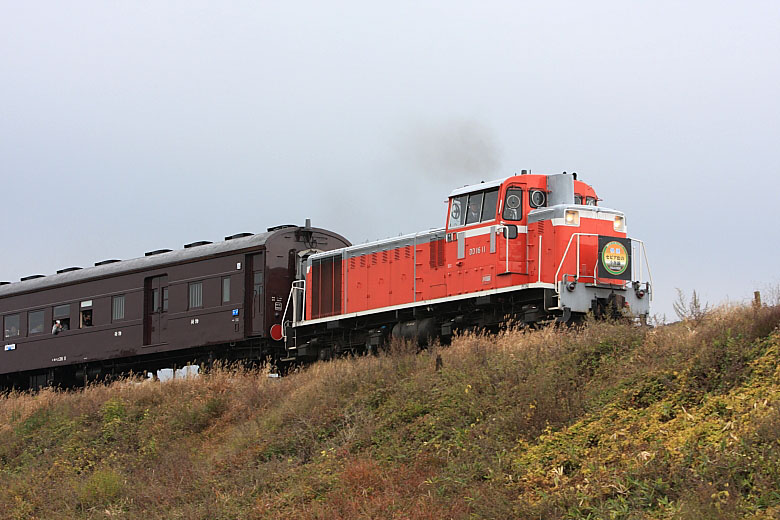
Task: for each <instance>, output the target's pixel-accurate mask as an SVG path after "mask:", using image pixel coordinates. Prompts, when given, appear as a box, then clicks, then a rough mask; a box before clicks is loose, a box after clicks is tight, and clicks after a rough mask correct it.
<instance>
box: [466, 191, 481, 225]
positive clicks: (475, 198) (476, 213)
mask: <svg viewBox="0 0 780 520" xmlns="http://www.w3.org/2000/svg"><path fill="white" fill-rule="evenodd" d="M484 195H485V194H484V193H483V192H479V193H472V194H471V195H469V205H468V211H467V212H466V225H467V226H468V225H469V224H475V223H477V222H479V219H480V218H481V217H482V199H483V198H484Z"/></svg>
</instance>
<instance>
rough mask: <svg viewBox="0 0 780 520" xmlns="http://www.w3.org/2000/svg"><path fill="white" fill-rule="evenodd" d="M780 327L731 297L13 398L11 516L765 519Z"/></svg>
mask: <svg viewBox="0 0 780 520" xmlns="http://www.w3.org/2000/svg"><path fill="white" fill-rule="evenodd" d="M778 323H780V308H778V307H776V306H773V307H767V306H760V305H755V306H745V307H739V308H730V309H726V308H722V309H717V310H714V311H709V312H707V313H704V314H699V315H697V316H696V317H695V319H690V320H686V321H683V322H681V323H677V324H673V325H668V326H662V327H657V328H655V329H643V328H637V327H633V326H629V325H625V324H616V323H589V324H587V325H586V326H585V327H583V328H581V329H576V330H575V329H572V330H558V329H554V328H545V329H542V330H536V331H516V330H513V331H509V332H506V333H503V334H500V335H498V336H489V337H486V336H479V335H476V336H465V337H461V338H457V339H456V340H455V341H454V342H453V345H452V346H451V347H449V348H446V349H434V350H432V351H429V352H425V353H422V354H416V353H415V352H410V351H409V350H408V349H406V348H405V347H404V345H400V344H399V345H395V346H394V347H393V348H392V349H391V351H390V352H388V353H386V354H383V355H380V356H377V357H362V358H357V359H337V360H334V361H330V362H325V363H317V364H314V365H312V366H310V367H307V368H306V369H304V370H301V371H300V372H298V373H294V374H291V375H290V376H288V377H285V378H281V379H270V378H268V377H266V374H263V373H257V372H250V373H247V372H235V371H229V370H221V371H220V370H218V371H215V372H213V373H210V374H207V375H205V376H203V377H201V378H199V379H190V380H176V381H174V382H169V383H165V384H159V383H151V382H149V383H143V384H131V382H118V383H114V384H112V385H110V386H94V387H89V388H87V389H85V390H84V391H78V392H70V393H61V392H56V391H53V390H43V391H41V392H39V393H37V394H11V395H9V396H6V397H3V398H2V399H0V481H1V482H2V483H3V485H2V486H0V518H47V519H56V518H108V517H111V518H139V519H140V518H280V517H287V518H413V519H418V518H419V519H422V518H470V517H476V518H540V517H541V518H561V517H571V518H585V517H588V516H590V517H591V518H609V517H614V518H628V517H630V516H631V515H633V517H640V516H641V517H648V518H672V517H683V518H733V517H737V516H747V515H753V516H752V517H753V518H774V517H776V515H778V513H780V494H779V492H778V490H780V474H779V473H778V469H777V468H778V467H780V443H778V442H777V441H778V431H780V411H779V407H780V400H779V399H778V395H780V369H779V368H778V367H779V366H780V332H778V330H777V326H778ZM437 356H441V366H440V369H439V370H437V369H436V368H437V363H436V359H437Z"/></svg>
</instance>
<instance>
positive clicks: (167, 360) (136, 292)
mask: <svg viewBox="0 0 780 520" xmlns="http://www.w3.org/2000/svg"><path fill="white" fill-rule="evenodd" d="M348 245H350V243H349V242H348V241H347V240H346V239H345V238H343V237H342V236H340V235H338V234H336V233H333V232H331V231H327V230H324V229H318V228H312V227H310V225H308V221H307V225H306V226H303V227H300V226H292V225H290V226H278V227H275V228H269V229H268V231H267V232H266V233H260V234H251V233H241V234H238V235H233V236H230V237H225V240H224V241H222V242H216V243H211V242H194V243H192V244H187V245H185V246H184V248H183V249H181V250H177V251H171V250H167V249H166V250H157V251H150V252H148V253H146V255H145V256H143V257H141V258H134V259H131V260H123V261H119V260H106V261H103V262H98V263H96V264H95V266H94V267H89V268H85V269H80V268H68V269H62V270H60V271H58V272H57V274H54V275H51V276H31V277H25V278H23V279H22V281H20V282H16V283H4V284H2V285H0V319H2V325H3V349H2V350H1V351H0V384H2V386H3V387H5V388H9V387H12V386H13V387H17V388H37V387H40V386H43V385H47V384H62V385H66V386H72V385H74V384H80V383H83V382H84V381H87V380H93V379H97V378H101V377H105V376H107V375H111V374H117V373H124V372H127V371H129V370H136V371H141V370H154V369H157V368H162V367H171V366H173V365H176V364H177V363H185V362H189V361H196V362H197V361H207V360H210V359H250V360H251V359H263V358H264V357H266V356H269V355H274V354H278V351H283V350H284V344H283V342H282V341H280V340H281V321H282V315H283V312H284V308H285V305H286V301H287V297H288V294H289V292H290V285H291V283H292V281H293V280H295V279H296V275H297V274H300V273H296V269H300V267H299V266H300V265H301V260H302V259H303V258H305V257H307V256H308V255H310V254H313V253H315V252H318V251H328V250H331V249H337V248H341V247H345V246H348Z"/></svg>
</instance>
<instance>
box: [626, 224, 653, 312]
mask: <svg viewBox="0 0 780 520" xmlns="http://www.w3.org/2000/svg"><path fill="white" fill-rule="evenodd" d="M629 240H631V243H632V244H633V243H634V242H637V243H639V245H641V246H642V256H643V257H644V259H645V265H647V277H648V278H649V279H650V288H651V289H650V291H649V292H650V301H653V289H652V288H653V287H655V285H653V273H651V272H650V262H649V261H648V260H647V248H646V247H645V243H644V242H643V241H642V240H639V239H638V238H631V237H629ZM639 281H640V282H641V281H642V263H641V262H640V263H639Z"/></svg>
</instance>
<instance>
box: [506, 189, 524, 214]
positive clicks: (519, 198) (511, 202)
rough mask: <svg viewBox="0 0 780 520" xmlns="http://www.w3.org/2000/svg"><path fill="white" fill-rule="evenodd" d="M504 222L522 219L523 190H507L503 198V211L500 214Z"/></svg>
mask: <svg viewBox="0 0 780 520" xmlns="http://www.w3.org/2000/svg"><path fill="white" fill-rule="evenodd" d="M501 218H503V219H504V220H522V219H523V190H522V189H521V188H508V189H507V190H506V196H505V197H504V211H503V212H502V214H501Z"/></svg>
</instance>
